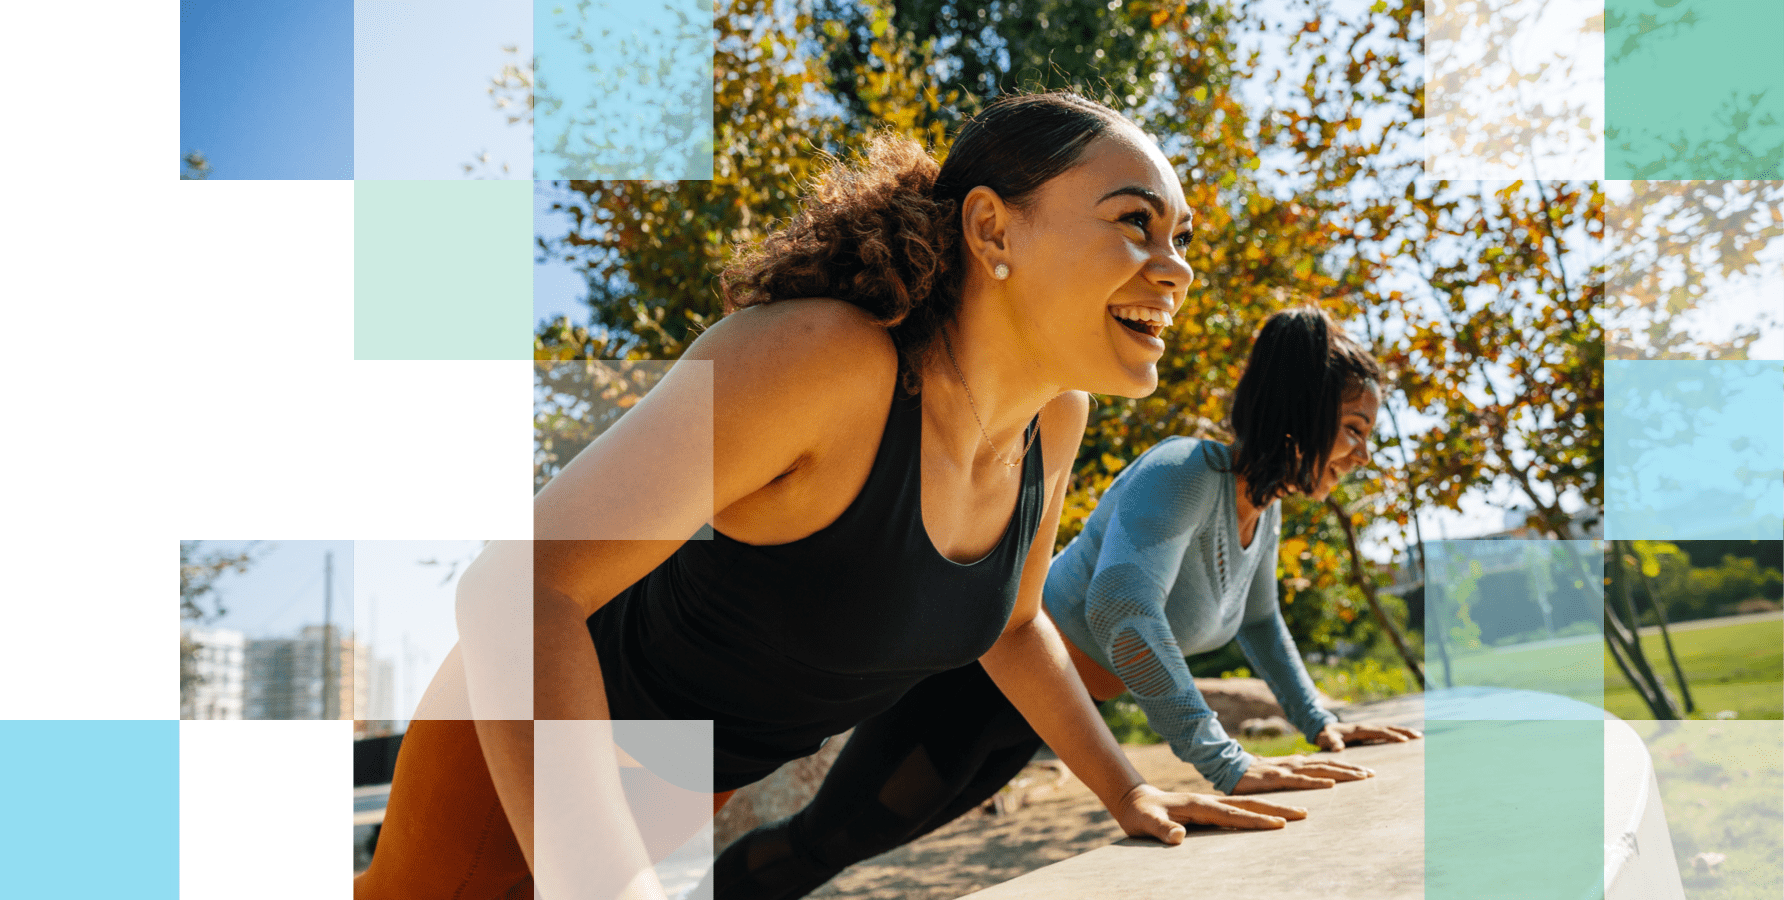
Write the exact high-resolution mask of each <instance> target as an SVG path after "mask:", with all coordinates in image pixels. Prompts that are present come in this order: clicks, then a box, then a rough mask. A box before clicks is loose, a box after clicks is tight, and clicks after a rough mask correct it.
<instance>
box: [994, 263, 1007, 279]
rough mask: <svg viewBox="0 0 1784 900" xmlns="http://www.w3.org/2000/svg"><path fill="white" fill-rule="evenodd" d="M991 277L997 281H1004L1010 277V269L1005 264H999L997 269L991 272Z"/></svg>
mask: <svg viewBox="0 0 1784 900" xmlns="http://www.w3.org/2000/svg"><path fill="white" fill-rule="evenodd" d="M991 277H992V278H995V279H997V280H998V281H1002V280H1004V279H1005V278H1008V277H1010V267H1009V266H1006V265H1004V264H1003V263H998V264H997V268H995V269H992V270H991Z"/></svg>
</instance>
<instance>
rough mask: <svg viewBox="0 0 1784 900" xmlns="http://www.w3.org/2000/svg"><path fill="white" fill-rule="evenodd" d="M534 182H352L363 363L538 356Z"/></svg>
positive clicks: (356, 326) (356, 346)
mask: <svg viewBox="0 0 1784 900" xmlns="http://www.w3.org/2000/svg"><path fill="white" fill-rule="evenodd" d="M532 206H533V185H532V182H530V181H360V182H355V183H354V185H353V357H354V358H355V359H517V360H524V359H531V358H532V355H533V336H532V335H533V333H532V306H533V298H532V292H533V248H532V235H533V227H532V221H533V210H532Z"/></svg>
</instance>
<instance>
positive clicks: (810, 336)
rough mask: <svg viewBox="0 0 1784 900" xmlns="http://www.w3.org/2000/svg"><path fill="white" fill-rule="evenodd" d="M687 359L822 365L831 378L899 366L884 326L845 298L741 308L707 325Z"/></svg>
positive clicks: (780, 365)
mask: <svg viewBox="0 0 1784 900" xmlns="http://www.w3.org/2000/svg"><path fill="white" fill-rule="evenodd" d="M682 358H683V359H712V360H723V361H724V362H726V363H727V364H728V365H734V364H745V363H754V364H757V365H761V366H765V367H768V368H771V369H783V368H792V369H802V368H817V369H819V370H821V371H827V372H829V373H830V374H831V376H833V377H834V376H835V375H838V374H847V373H859V372H863V371H866V370H873V369H879V368H884V367H885V366H887V365H891V366H893V367H894V368H896V366H897V361H898V351H897V349H896V348H895V347H894V346H893V344H892V335H891V333H890V332H889V331H888V330H887V329H886V327H885V326H883V325H881V324H879V323H878V322H876V321H874V318H873V316H872V315H871V314H869V313H868V312H867V311H866V310H864V309H862V308H861V307H858V306H856V305H854V304H852V303H848V302H845V301H842V300H832V299H828V298H823V297H815V298H810V299H805V300H781V301H778V302H775V303H767V304H763V305H760V306H752V307H749V308H747V309H742V310H738V311H737V312H735V313H732V314H731V315H729V316H726V317H725V318H724V319H723V320H721V321H720V322H719V323H718V324H717V325H714V326H713V327H712V328H710V329H708V330H707V332H706V333H705V334H703V335H701V336H700V338H699V340H696V341H695V342H694V343H693V344H692V345H691V346H690V347H689V348H688V351H687V353H685V354H683V356H682Z"/></svg>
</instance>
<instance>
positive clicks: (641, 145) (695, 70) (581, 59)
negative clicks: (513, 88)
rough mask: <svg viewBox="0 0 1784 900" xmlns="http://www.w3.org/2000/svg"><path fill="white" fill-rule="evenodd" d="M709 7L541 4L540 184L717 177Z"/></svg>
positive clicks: (592, 1)
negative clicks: (566, 180)
mask: <svg viewBox="0 0 1784 900" xmlns="http://www.w3.org/2000/svg"><path fill="white" fill-rule="evenodd" d="M712 17H713V5H712V3H711V2H709V0H647V2H622V0H535V3H534V6H533V46H534V48H535V51H534V52H535V53H536V63H535V66H536V79H535V81H534V85H533V90H534V104H533V115H534V120H533V121H534V129H533V177H535V178H538V179H564V178H575V179H622V180H631V179H653V180H681V181H703V180H709V179H711V178H712V146H713V131H712V105H713V104H712V92H713V83H712V77H713V75H712V55H713V49H714V45H713V30H712V29H713V18H712Z"/></svg>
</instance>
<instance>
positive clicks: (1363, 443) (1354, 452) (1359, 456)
mask: <svg viewBox="0 0 1784 900" xmlns="http://www.w3.org/2000/svg"><path fill="white" fill-rule="evenodd" d="M1368 464H1369V441H1368V439H1366V438H1365V439H1364V440H1360V441H1357V443H1356V445H1355V446H1353V447H1351V448H1350V467H1351V468H1352V469H1360V468H1362V467H1363V466H1366V465H1368Z"/></svg>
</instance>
